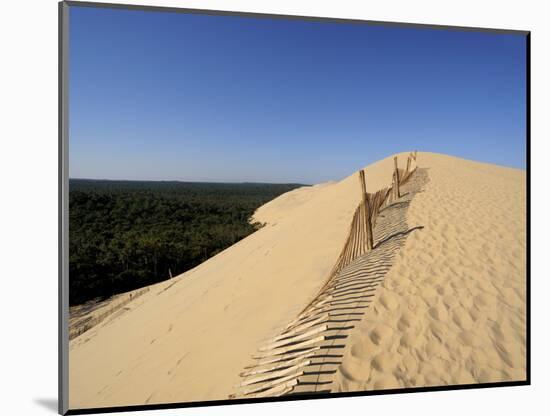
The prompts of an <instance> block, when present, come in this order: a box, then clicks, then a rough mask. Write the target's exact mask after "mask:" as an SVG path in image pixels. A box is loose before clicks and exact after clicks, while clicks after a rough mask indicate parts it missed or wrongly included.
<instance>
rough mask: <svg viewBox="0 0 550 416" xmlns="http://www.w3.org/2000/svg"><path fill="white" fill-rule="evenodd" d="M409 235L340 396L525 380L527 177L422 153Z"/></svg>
mask: <svg viewBox="0 0 550 416" xmlns="http://www.w3.org/2000/svg"><path fill="white" fill-rule="evenodd" d="M419 165H420V166H426V167H428V176H429V182H428V183H427V184H426V185H425V187H424V189H423V191H422V192H421V193H419V194H418V195H416V196H415V198H414V199H413V200H412V201H411V204H410V207H409V209H408V212H407V222H408V226H409V227H410V228H412V227H415V226H423V227H424V228H423V229H422V230H421V231H420V232H415V233H411V235H410V236H409V237H408V238H407V241H406V243H405V246H404V247H403V248H402V249H401V250H400V252H399V253H398V254H397V256H396V258H395V261H394V263H393V265H392V268H391V269H390V271H389V272H388V274H387V275H386V277H385V279H384V282H383V283H382V285H381V287H380V288H379V290H378V292H377V294H376V299H375V300H374V302H373V303H372V305H371V307H370V308H369V309H370V310H369V312H368V313H367V314H366V315H365V318H364V319H363V320H362V321H361V322H360V323H359V324H358V325H357V328H356V329H357V330H356V331H354V332H353V333H352V335H351V337H350V340H349V343H348V348H347V349H346V352H345V356H344V361H343V363H342V365H341V366H340V367H339V369H338V374H337V375H336V377H335V380H336V381H335V384H336V386H335V388H334V391H350V390H373V389H381V388H398V387H418V386H437V385H448V384H465V383H466V384H467V383H486V382H498V381H512V380H525V378H526V373H525V368H526V363H525V357H526V351H525V325H526V321H525V319H526V306H525V305H526V304H525V297H526V187H525V183H526V176H525V172H524V171H521V170H515V169H507V168H501V167H497V166H492V165H487V164H481V163H475V162H470V161H465V160H461V159H457V158H453V157H448V156H441V155H435V154H427V153H422V154H420V155H419Z"/></svg>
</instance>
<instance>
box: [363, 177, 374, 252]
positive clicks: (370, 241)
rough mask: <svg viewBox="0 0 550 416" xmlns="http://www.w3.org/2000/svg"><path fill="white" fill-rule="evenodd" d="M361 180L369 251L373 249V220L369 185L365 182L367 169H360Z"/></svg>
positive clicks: (364, 225)
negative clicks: (368, 190) (368, 191)
mask: <svg viewBox="0 0 550 416" xmlns="http://www.w3.org/2000/svg"><path fill="white" fill-rule="evenodd" d="M359 181H360V185H361V198H362V200H363V201H362V207H361V209H362V210H363V213H364V214H365V215H364V216H363V218H364V219H365V222H364V224H362V226H363V227H365V235H366V237H367V241H366V249H367V251H369V250H372V248H373V245H374V244H373V237H372V221H371V210H370V207H369V200H368V197H367V185H366V183H365V171H364V170H360V171H359Z"/></svg>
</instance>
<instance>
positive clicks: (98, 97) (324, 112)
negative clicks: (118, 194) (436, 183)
mask: <svg viewBox="0 0 550 416" xmlns="http://www.w3.org/2000/svg"><path fill="white" fill-rule="evenodd" d="M525 54H526V50H525V37H524V36H523V35H520V34H494V33H474V32H460V31H448V30H436V29H420V28H399V27H388V26H385V27H381V26H372V25H366V24H342V23H333V22H308V21H298V20H279V19H265V18H250V17H235V16H203V15H188V14H181V13H165V12H162V13H160V12H144V11H132V10H109V9H94V8H83V7H82V8H80V7H71V8H70V101H69V102H70V110H69V111H70V114H69V120H70V130H69V134H70V135H69V137H70V176H71V177H75V178H107V179H151V180H186V181H219V182H240V181H254V182H301V183H318V182H322V181H327V180H337V179H340V178H342V177H345V176H347V175H349V174H351V173H352V172H353V171H354V170H356V169H359V168H360V167H363V166H365V165H367V164H369V163H371V162H374V161H376V160H379V159H382V158H384V157H387V156H388V155H390V154H392V153H396V152H400V151H409V150H414V149H418V150H419V151H433V152H440V153H447V154H451V155H455V156H459V157H464V158H467V159H474V160H479V161H485V162H490V163H496V164H499V165H505V166H511V167H517V168H525V142H526V135H525V112H526V108H525V94H526V92H525V91H526V83H525V59H526V58H525Z"/></svg>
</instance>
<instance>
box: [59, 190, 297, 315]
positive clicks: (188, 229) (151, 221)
mask: <svg viewBox="0 0 550 416" xmlns="http://www.w3.org/2000/svg"><path fill="white" fill-rule="evenodd" d="M298 186H301V185H298V184H257V183H243V184H223V183H197V182H138V181H98V180H83V179H71V180H70V183H69V189H70V192H69V298H70V304H71V305H75V304H80V303H83V302H85V301H87V300H90V299H92V298H96V297H101V298H107V297H109V296H112V295H114V294H117V293H121V292H125V291H128V290H133V289H137V288H139V287H143V286H146V285H149V284H152V283H156V282H159V281H162V280H165V279H167V278H168V277H169V273H172V274H173V275H177V274H179V273H182V272H184V271H186V270H189V269H191V268H193V267H195V266H197V265H198V264H200V263H201V262H203V261H205V260H206V259H208V258H210V257H212V256H214V255H215V254H217V253H219V252H220V251H222V250H224V249H225V248H227V247H229V246H231V245H232V244H234V243H235V242H237V241H239V240H241V239H242V238H244V237H246V236H247V235H249V234H251V233H252V232H254V231H255V230H256V229H257V228H258V226H259V224H250V223H249V218H250V217H251V215H252V214H253V212H254V211H255V210H256V209H257V208H258V207H259V206H261V205H263V204H265V203H266V202H268V201H269V200H271V199H273V198H275V197H277V196H278V195H280V194H282V193H284V192H288V191H290V190H292V189H294V188H296V187H298Z"/></svg>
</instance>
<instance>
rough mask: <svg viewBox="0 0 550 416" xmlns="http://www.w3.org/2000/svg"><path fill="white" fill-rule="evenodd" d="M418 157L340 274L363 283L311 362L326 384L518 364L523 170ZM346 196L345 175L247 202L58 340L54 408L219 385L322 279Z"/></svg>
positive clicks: (336, 242)
mask: <svg viewBox="0 0 550 416" xmlns="http://www.w3.org/2000/svg"><path fill="white" fill-rule="evenodd" d="M398 156H399V158H400V163H403V161H404V160H405V158H406V154H400V155H398ZM418 167H419V170H418V171H419V172H418V173H419V175H418V177H417V178H416V179H415V181H412V182H411V185H410V189H409V191H407V192H405V195H404V196H403V198H404V199H403V201H402V203H401V204H400V205H399V204H397V205H395V206H394V207H390V208H391V209H388V210H387V212H386V214H384V218H381V219H380V222H379V224H377V227H376V228H375V236H376V238H377V244H378V246H376V247H375V250H373V251H372V252H370V253H368V254H367V255H365V256H364V257H363V258H361V259H358V262H357V263H355V264H353V265H350V268H349V270H343V271H342V276H340V277H341V279H342V282H343V283H342V284H344V285H345V288H346V289H345V291H346V293H347V290H348V289H350V288H351V289H350V290H355V288H356V287H358V286H356V285H354V284H353V282H351V283H350V279H355V278H356V277H357V276H359V277H361V278H362V279H371V280H373V281H374V280H376V285H374V284H372V285H369V290H371V289H372V290H371V292H369V293H372V295H371V294H369V298H368V299H369V300H368V302H369V303H368V305H365V309H364V311H362V312H361V314H359V313H357V314H355V315H357V316H353V318H354V319H350V321H353V324H352V325H349V326H348V327H346V331H347V332H345V335H340V339H342V340H343V341H342V342H339V344H341V345H337V347H338V348H339V349H338V357H340V359H339V360H338V361H335V360H331V361H332V362H331V363H326V364H319V365H318V366H317V367H316V368H317V369H322V368H323V366H324V365H329V364H330V365H333V366H334V367H333V368H334V369H335V370H336V371H332V370H331V375H330V377H328V378H327V381H326V383H325V382H323V385H324V386H325V387H324V388H325V389H328V390H329V391H343V390H346V391H347V390H365V389H368V390H370V389H378V388H393V387H401V386H424V385H438V384H456V383H469V382H485V381H500V380H519V379H523V378H524V377H525V358H524V357H525V313H526V311H525V279H526V275H525V273H526V268H525V262H526V257H525V233H526V223H525V196H526V195H525V172H524V171H520V170H514V169H507V168H501V167H497V166H493V165H487V164H481V163H476V162H470V161H466V160H463V159H458V158H453V157H449V156H444V155H438V154H432V153H419V154H418ZM392 169H393V157H390V158H387V159H384V160H382V161H379V162H377V163H374V164H372V165H370V166H368V167H367V168H366V177H367V189H368V191H369V192H374V191H376V190H378V189H380V188H382V187H385V186H389V185H390V183H391V174H392ZM420 179H422V180H420ZM407 193H408V194H407ZM359 200H360V193H359V184H358V182H357V176H356V174H353V175H350V176H349V177H348V178H345V179H344V180H342V181H340V182H336V183H328V184H322V185H317V186H314V187H308V188H300V189H297V190H294V191H291V192H289V193H287V194H284V195H281V196H280V197H278V198H276V199H275V200H273V201H271V202H269V203H268V204H266V205H264V206H263V207H261V208H260V209H259V210H258V211H257V212H256V214H255V216H254V220H255V221H259V222H262V223H266V226H265V227H263V228H262V229H260V230H259V231H258V232H256V233H254V234H253V235H251V236H249V237H247V238H245V239H244V240H242V241H240V242H238V243H237V244H235V245H234V246H232V247H230V248H229V249H227V250H225V251H224V252H222V253H220V254H219V255H217V256H215V257H214V258H212V259H210V260H208V261H207V262H205V263H203V264H201V265H200V266H198V267H197V268H195V269H193V270H191V271H189V272H187V273H184V274H182V275H180V276H177V277H175V278H174V279H171V280H169V281H167V282H163V283H160V284H157V285H154V286H151V288H150V290H149V291H148V292H147V293H145V294H143V295H142V296H140V297H139V298H138V299H136V300H134V301H132V302H130V303H128V304H127V305H126V306H125V307H124V308H123V309H122V310H120V311H118V312H117V313H115V314H113V316H111V317H109V318H108V319H106V320H105V321H104V322H102V323H101V324H100V325H98V326H96V327H94V328H93V329H91V330H90V331H88V332H86V333H84V334H82V335H81V336H79V337H77V338H75V339H73V340H72V341H71V343H70V352H69V360H70V379H69V384H70V392H69V401H70V407H71V408H74V409H77V408H86V407H102V406H127V405H133V404H154V403H172V402H189V401H205V400H218V399H227V398H228V397H229V396H230V395H232V394H234V393H235V392H236V391H237V390H238V389H237V388H236V386H237V385H238V384H239V383H240V382H241V381H242V380H241V378H240V377H239V373H241V372H242V370H243V369H244V368H246V367H247V366H249V365H250V363H251V357H252V356H253V355H254V354H256V353H257V351H258V347H260V346H261V345H263V344H265V342H268V340H270V339H272V338H273V337H274V336H275V335H277V334H279V333H280V332H281V330H282V329H283V328H285V327H286V326H287V325H288V324H289V322H292V320H294V319H295V318H296V316H297V314H298V313H300V311H301V310H302V309H303V308H304V307H305V306H306V305H307V304H308V303H309V302H310V301H312V299H314V298H315V296H316V295H317V294H318V292H319V290H320V289H321V288H322V287H323V285H324V283H325V282H326V279H327V277H328V275H329V273H330V271H331V269H332V267H333V265H334V263H335V262H336V260H337V258H338V255H339V254H340V251H341V249H342V246H343V244H344V242H345V240H346V238H347V234H348V231H349V225H350V222H351V219H352V216H353V214H354V211H355V209H356V207H357V205H358V203H359ZM382 263H383V267H381V268H380V264H382ZM373 267H374V268H378V269H379V274H378V275H375V276H373V275H371V273H373ZM346 273H347V274H346ZM370 286H372V288H370ZM342 290H344V289H342ZM363 312H364V313H363ZM342 321H343V319H342ZM335 348H336V346H335ZM334 355H335V356H336V354H334ZM317 380H318V377H317Z"/></svg>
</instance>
